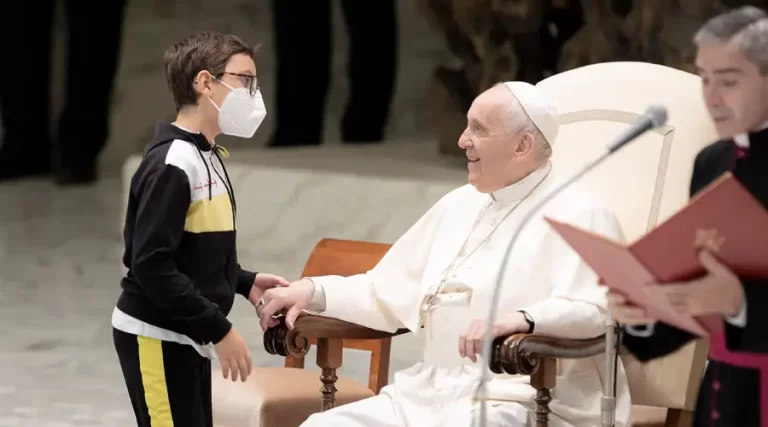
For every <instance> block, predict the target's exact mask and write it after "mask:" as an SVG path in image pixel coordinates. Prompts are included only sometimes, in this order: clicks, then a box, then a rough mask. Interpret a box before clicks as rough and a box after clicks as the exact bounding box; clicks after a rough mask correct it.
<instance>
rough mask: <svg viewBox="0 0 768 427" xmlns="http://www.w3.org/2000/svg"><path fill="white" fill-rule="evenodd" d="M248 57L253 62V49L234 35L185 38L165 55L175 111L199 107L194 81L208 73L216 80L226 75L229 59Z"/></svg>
mask: <svg viewBox="0 0 768 427" xmlns="http://www.w3.org/2000/svg"><path fill="white" fill-rule="evenodd" d="M239 54H245V55H248V56H250V57H251V58H252V59H254V57H255V55H254V49H253V48H252V47H251V46H249V45H248V44H247V43H245V42H244V41H243V40H241V39H240V38H239V37H237V36H234V35H231V34H221V33H216V32H211V31H208V32H203V33H199V34H195V35H192V36H189V37H187V38H185V39H184V40H182V41H180V42H178V43H176V44H174V45H173V46H171V47H170V48H168V50H166V51H165V56H164V62H165V79H166V81H167V82H168V88H169V89H170V90H171V94H172V95H173V101H174V102H175V103H176V111H178V110H180V109H181V108H182V107H183V106H185V105H197V97H198V94H197V92H195V88H194V86H193V80H194V79H195V76H197V73H199V72H200V71H203V70H206V71H208V72H210V73H211V74H212V75H213V76H214V77H217V78H218V77H220V76H221V75H222V74H223V73H224V67H226V65H227V63H228V62H229V59H230V58H232V57H233V56H235V55H239ZM254 60H255V59H254Z"/></svg>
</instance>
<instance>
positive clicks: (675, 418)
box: [664, 409, 693, 427]
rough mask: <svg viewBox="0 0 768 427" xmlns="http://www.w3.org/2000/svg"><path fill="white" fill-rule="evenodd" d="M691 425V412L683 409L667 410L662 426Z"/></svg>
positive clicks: (687, 426) (681, 426)
mask: <svg viewBox="0 0 768 427" xmlns="http://www.w3.org/2000/svg"><path fill="white" fill-rule="evenodd" d="M692 425H693V412H692V411H686V410H683V409H669V410H667V419H666V420H665V421H664V427H691V426H692Z"/></svg>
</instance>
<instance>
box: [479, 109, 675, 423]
mask: <svg viewBox="0 0 768 427" xmlns="http://www.w3.org/2000/svg"><path fill="white" fill-rule="evenodd" d="M666 121H667V110H666V109H665V108H664V107H660V106H651V107H649V108H648V110H647V111H646V114H645V115H644V116H642V117H641V119H640V121H638V122H636V123H635V124H634V125H632V126H631V127H630V128H629V129H627V130H626V131H625V132H624V133H622V134H621V135H620V136H619V138H617V140H616V142H614V143H612V144H610V145H609V146H608V149H607V150H606V151H605V153H603V154H601V155H600V156H599V157H597V158H596V159H594V160H592V161H591V162H589V163H587V165H586V166H584V167H583V168H581V170H579V171H578V172H576V174H574V175H573V176H572V177H570V178H569V179H567V180H565V181H563V182H562V183H561V184H559V185H558V186H557V187H555V189H554V190H552V191H551V192H550V193H549V194H547V195H546V196H544V197H543V198H542V199H541V200H540V201H539V202H538V203H536V205H534V206H533V207H532V208H531V209H530V210H529V211H528V213H527V214H526V215H525V217H523V219H522V221H520V225H519V226H518V227H517V229H516V230H515V233H514V234H513V235H512V238H511V239H510V241H509V245H507V249H506V251H505V253H504V258H502V261H501V268H500V269H499V272H498V274H497V275H496V283H495V285H494V289H493V297H492V298H491V310H490V313H489V316H488V322H487V323H486V327H485V334H484V337H483V352H482V357H483V360H486V361H489V360H491V346H492V339H491V329H492V328H493V323H494V322H495V321H496V316H497V312H498V308H499V300H500V299H501V298H500V296H501V287H502V286H501V284H502V282H503V281H504V273H506V268H507V262H508V261H509V255H510V253H512V248H513V247H514V246H515V243H516V242H517V239H518V237H520V234H521V232H522V230H524V229H525V227H526V226H527V225H528V223H529V222H531V220H532V219H533V218H534V217H535V216H536V214H537V213H538V211H539V210H540V209H541V208H543V207H544V205H546V204H547V203H549V202H550V201H551V200H552V199H553V198H554V197H555V196H557V195H558V194H560V193H561V192H562V191H563V190H565V189H566V188H568V187H569V186H570V185H572V184H573V183H574V182H576V181H577V180H579V179H580V178H581V177H582V176H584V175H585V174H586V173H587V172H589V171H591V170H592V169H594V168H595V166H597V165H599V164H600V163H602V162H604V161H605V160H606V159H607V158H608V157H610V156H611V155H612V154H613V153H614V152H616V151H617V150H619V149H620V148H621V147H623V146H625V145H627V143H629V142H630V141H632V140H634V139H635V138H637V137H638V136H640V135H642V134H643V133H645V132H647V131H649V130H651V129H654V128H656V127H660V126H663V125H664V123H666ZM609 319H610V317H609ZM534 320H535V319H534ZM606 332H610V333H606V366H609V364H610V361H611V360H613V365H615V364H616V363H618V361H617V360H616V357H617V356H616V353H617V352H616V342H617V341H616V336H615V322H613V320H609V323H606ZM610 355H612V356H613V357H612V358H611V357H608V356H610ZM613 365H611V367H610V368H609V369H608V372H609V377H608V379H610V380H611V381H606V385H605V386H604V391H606V392H607V394H608V396H605V398H604V399H603V400H602V402H601V407H607V406H608V405H610V411H609V410H602V411H601V418H602V420H603V426H606V427H607V426H613V418H614V406H613V405H614V403H615V402H614V401H615V387H614V386H615V382H616V381H615V375H614V371H613ZM481 372H482V373H481V375H480V381H479V383H478V388H477V391H476V392H475V400H479V401H480V416H479V419H480V427H485V424H486V420H487V418H488V414H487V407H486V402H487V400H488V389H487V383H488V381H489V380H490V369H487V368H486V369H481ZM609 421H610V422H611V423H610V424H606V423H607V422H609Z"/></svg>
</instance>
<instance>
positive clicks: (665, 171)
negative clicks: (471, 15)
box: [537, 62, 717, 410]
mask: <svg viewBox="0 0 768 427" xmlns="http://www.w3.org/2000/svg"><path fill="white" fill-rule="evenodd" d="M537 87H539V88H540V89H541V90H542V91H544V92H545V93H547V94H548V95H549V96H551V97H552V99H553V101H554V103H555V106H556V107H557V109H558V112H559V113H560V115H561V125H560V133H559V135H558V137H557V140H556V143H555V146H554V149H553V158H552V162H553V165H554V168H555V169H554V170H555V171H556V172H557V173H558V175H565V176H567V175H570V174H571V173H573V172H575V171H576V170H577V169H579V168H580V167H582V166H583V165H584V164H586V163H587V162H588V161H590V160H592V159H594V158H596V157H597V156H599V155H600V154H602V153H604V152H605V148H606V146H607V144H608V143H609V142H610V141H611V140H612V139H613V138H614V137H615V136H618V134H619V133H620V132H622V131H623V130H625V129H626V128H627V127H628V126H629V125H630V124H631V123H633V122H634V121H635V120H637V119H638V118H639V116H640V115H642V114H643V113H644V112H645V110H646V108H647V106H648V105H649V104H660V105H663V106H665V107H666V108H667V111H668V116H669V119H668V122H667V125H666V126H664V127H663V128H661V129H658V130H656V131H654V132H648V133H647V134H645V135H644V136H642V137H640V138H639V140H638V141H634V142H632V143H631V144H629V145H628V146H626V147H624V148H623V149H621V150H620V151H618V152H616V153H615V155H614V156H613V157H611V158H610V159H608V160H607V161H606V162H605V163H604V164H602V165H601V166H599V167H598V169H595V170H593V171H592V172H591V173H589V174H588V175H586V176H585V177H584V179H583V180H582V181H581V182H580V184H579V187H582V188H585V189H587V190H588V191H590V192H591V193H592V194H594V195H595V196H596V197H598V198H600V199H601V200H602V201H603V202H605V203H606V204H607V205H609V206H610V207H611V208H613V209H614V211H615V212H616V214H617V216H618V219H619V222H620V223H621V226H622V229H623V231H624V234H625V237H626V238H627V240H628V241H630V242H631V241H634V240H635V239H637V238H638V237H640V236H642V235H643V234H645V232H646V231H648V230H649V229H651V228H653V227H654V226H656V225H657V224H658V223H659V222H661V221H663V220H665V219H666V218H668V217H669V216H671V215H672V214H674V213H675V212H676V211H678V210H679V209H680V208H681V207H683V206H684V205H685V204H686V203H687V202H688V198H689V197H688V191H689V185H690V178H691V173H692V170H693V163H694V159H695V156H696V154H697V153H698V152H699V150H701V149H702V148H703V147H704V146H706V145H707V144H709V143H711V142H713V141H715V140H716V139H717V137H716V134H715V132H714V127H713V125H712V123H711V121H710V119H709V116H708V114H707V112H706V109H705V107H704V103H703V101H702V96H701V83H700V79H699V77H698V76H696V75H693V74H690V73H686V72H683V71H679V70H676V69H673V68H669V67H665V66H661V65H655V64H649V63H640V62H610V63H601V64H595V65H589V66H586V67H582V68H577V69H574V70H570V71H567V72H564V73H561V74H557V75H554V76H552V77H549V78H547V79H545V80H542V81H541V82H539V83H538V84H537ZM706 353H707V349H706V342H702V341H698V342H696V343H691V344H690V345H688V346H686V347H684V348H683V349H681V350H680V351H678V352H677V353H675V354H673V355H670V356H668V357H665V358H662V359H659V360H656V361H653V362H651V363H648V364H641V363H639V362H637V361H636V360H635V359H634V358H632V357H631V356H625V357H623V360H624V365H625V368H626V370H627V375H628V380H629V386H630V391H631V393H632V401H633V403H634V404H640V405H647V406H658V407H666V408H674V409H685V410H690V409H692V408H693V406H694V404H695V399H696V392H697V390H698V385H699V383H700V381H701V375H702V372H703V369H704V364H705V361H706Z"/></svg>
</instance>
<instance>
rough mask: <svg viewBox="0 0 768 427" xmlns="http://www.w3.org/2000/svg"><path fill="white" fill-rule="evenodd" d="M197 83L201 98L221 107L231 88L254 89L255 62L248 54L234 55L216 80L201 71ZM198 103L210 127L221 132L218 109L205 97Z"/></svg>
mask: <svg viewBox="0 0 768 427" xmlns="http://www.w3.org/2000/svg"><path fill="white" fill-rule="evenodd" d="M222 83H224V84H222ZM197 84H198V87H199V90H200V93H201V95H202V98H205V97H208V98H210V100H211V101H213V103H214V104H216V105H217V106H218V107H219V108H221V105H222V104H223V103H224V99H225V98H226V97H227V95H228V94H229V92H231V91H232V89H238V88H246V89H248V90H249V91H251V90H255V88H256V87H257V86H258V84H257V78H256V64H255V63H254V62H253V59H251V57H250V56H248V55H245V54H238V55H234V56H232V58H230V59H229V62H227V65H226V67H224V73H223V74H222V75H221V76H220V77H219V80H218V81H217V80H216V79H215V78H214V77H213V76H211V75H210V74H208V73H206V72H202V71H201V72H200V75H199V77H198V82H197ZM227 86H229V87H227ZM230 88H232V89H230ZM198 105H200V106H201V111H202V112H203V114H204V116H205V117H206V121H207V122H208V123H210V127H211V128H212V129H215V131H216V132H215V133H216V134H217V135H218V134H219V133H221V129H219V110H217V109H216V107H214V106H213V105H212V104H211V102H207V101H206V100H205V99H202V100H201V101H200V102H198Z"/></svg>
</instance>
